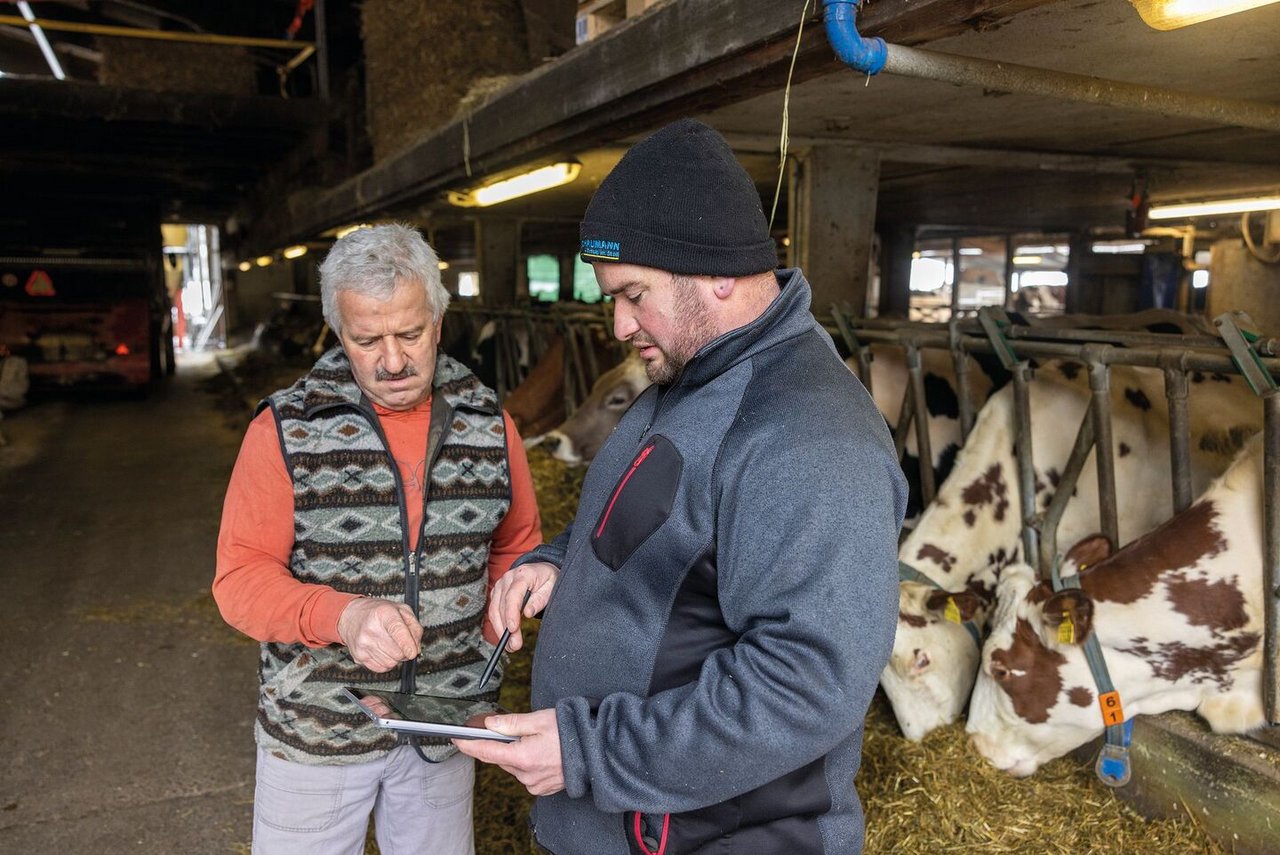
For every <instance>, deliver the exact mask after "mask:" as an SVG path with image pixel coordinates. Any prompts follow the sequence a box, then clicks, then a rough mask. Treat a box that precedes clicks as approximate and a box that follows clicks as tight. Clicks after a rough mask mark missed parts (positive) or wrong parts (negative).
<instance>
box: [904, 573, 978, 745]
mask: <svg viewBox="0 0 1280 855" xmlns="http://www.w3.org/2000/svg"><path fill="white" fill-rule="evenodd" d="M986 608H987V604H986V601H985V600H984V599H983V598H982V597H981V596H979V595H978V594H977V593H975V592H974V591H959V592H954V593H953V592H949V591H943V590H939V589H938V588H934V587H932V586H931V585H924V584H920V583H918V582H902V583H900V584H899V589H898V631H897V634H896V635H895V637H894V641H893V654H892V655H891V656H890V657H889V664H888V665H887V666H885V669H884V672H883V673H882V674H881V675H880V685H881V686H883V687H884V690H885V694H886V695H888V696H889V702H890V703H891V704H893V711H894V714H895V715H896V716H897V719H898V725H899V727H901V728H902V733H903V735H904V736H906V738H907V739H910V740H911V741H913V742H918V741H919V740H920V739H922V738H923V737H924V735H925V734H927V733H928V732H929V731H931V730H933V729H934V728H936V727H940V726H942V725H945V724H950V723H951V722H953V721H955V720H956V719H957V718H958V717H959V715H960V712H961V710H963V709H964V704H965V701H966V700H968V698H969V690H970V688H971V687H972V686H973V676H974V674H975V673H976V672H977V669H978V653H979V651H978V645H977V643H976V642H975V641H974V639H973V636H971V635H970V634H969V631H968V630H966V629H965V628H964V625H963V624H962V623H961V621H973V622H974V623H976V624H978V625H979V626H981V625H982V621H983V618H984V617H985V615H986Z"/></svg>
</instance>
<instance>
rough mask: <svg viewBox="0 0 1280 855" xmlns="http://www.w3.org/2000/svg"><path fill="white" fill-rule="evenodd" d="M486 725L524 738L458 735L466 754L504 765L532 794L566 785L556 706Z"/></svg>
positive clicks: (549, 792) (555, 790)
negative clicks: (511, 738) (505, 739)
mask: <svg viewBox="0 0 1280 855" xmlns="http://www.w3.org/2000/svg"><path fill="white" fill-rule="evenodd" d="M545 566H548V567H549V566H551V565H549V564H548V565H545ZM521 596H523V594H522V595H521ZM535 596H536V595H535ZM484 726H485V727H487V728H489V730H494V731H497V732H498V733H505V734H507V735H508V736H518V737H520V739H519V740H518V741H516V742H497V741H495V740H491V739H455V740H453V744H454V745H456V746H458V750H459V751H461V752H462V753H463V754H467V755H470V756H471V757H474V758H476V759H477V760H479V761H480V762H482V763H493V764H496V765H498V766H501V767H502V768H503V769H505V770H506V771H507V772H509V773H511V775H513V776H514V777H515V779H516V780H517V781H519V782H520V783H522V784H524V786H525V789H527V790H528V791H529V794H530V795H533V796H550V795H554V794H555V793H558V792H560V791H561V790H563V789H564V765H563V763H562V761H561V759H560V731H559V730H558V729H557V727H556V711H555V710H554V709H549V710H538V711H537V712H531V713H520V714H516V715H491V716H489V717H488V718H486V719H485V720H484Z"/></svg>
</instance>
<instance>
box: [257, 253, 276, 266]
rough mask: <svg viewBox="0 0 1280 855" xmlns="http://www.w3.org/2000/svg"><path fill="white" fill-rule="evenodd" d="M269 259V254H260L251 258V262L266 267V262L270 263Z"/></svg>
mask: <svg viewBox="0 0 1280 855" xmlns="http://www.w3.org/2000/svg"><path fill="white" fill-rule="evenodd" d="M271 261H272V259H271V256H269V255H260V256H258V257H257V258H255V259H254V260H253V263H254V264H256V265H258V266H259V267H266V266H267V265H268V264H270V263H271Z"/></svg>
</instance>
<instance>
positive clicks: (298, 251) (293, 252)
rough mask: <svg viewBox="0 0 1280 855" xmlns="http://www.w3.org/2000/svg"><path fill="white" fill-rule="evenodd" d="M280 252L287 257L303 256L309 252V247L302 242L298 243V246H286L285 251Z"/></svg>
mask: <svg viewBox="0 0 1280 855" xmlns="http://www.w3.org/2000/svg"><path fill="white" fill-rule="evenodd" d="M280 254H281V255H283V256H284V257H285V258H302V256H304V255H306V254H307V248H306V247H305V246H303V245H302V244H298V245H297V246H290V247H286V248H285V250H284V252H282V253H280Z"/></svg>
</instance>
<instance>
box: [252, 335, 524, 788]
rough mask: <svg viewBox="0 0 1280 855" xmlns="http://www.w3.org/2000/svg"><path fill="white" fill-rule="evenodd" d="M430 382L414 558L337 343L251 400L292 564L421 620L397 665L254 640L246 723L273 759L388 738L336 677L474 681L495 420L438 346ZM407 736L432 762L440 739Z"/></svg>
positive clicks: (384, 683) (361, 750)
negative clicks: (270, 435)
mask: <svg viewBox="0 0 1280 855" xmlns="http://www.w3.org/2000/svg"><path fill="white" fill-rule="evenodd" d="M432 386H433V390H432V397H433V403H432V420H431V448H432V449H433V451H434V452H435V454H434V459H433V461H428V466H427V468H428V472H429V475H428V479H427V483H426V508H425V512H424V514H423V531H422V533H421V536H420V538H419V543H418V549H417V553H416V555H411V554H410V553H409V550H408V543H409V539H408V536H407V533H406V532H405V525H406V522H405V521H406V519H407V517H406V511H405V510H404V509H403V504H404V501H405V498H404V491H403V487H402V485H401V483H400V474H399V470H398V469H397V468H396V465H395V462H394V460H392V458H391V454H390V452H389V451H388V450H387V446H386V442H385V440H384V438H383V433H382V429H381V426H380V424H379V422H378V419H377V415H376V413H375V412H374V410H373V408H372V405H370V404H369V402H368V401H367V399H365V398H364V396H363V395H362V393H361V391H360V388H359V387H358V386H357V385H356V382H355V379H354V377H353V375H352V373H351V367H350V363H349V362H348V360H347V357H346V354H345V353H344V352H343V351H342V349H341V348H340V347H338V348H334V349H332V350H330V351H329V352H328V353H326V354H325V355H324V356H322V357H321V358H320V359H319V361H317V362H316V364H315V367H314V368H312V370H311V371H310V372H309V373H308V374H307V375H306V376H304V377H303V378H302V379H301V380H299V381H298V382H297V383H295V384H294V385H293V386H291V387H289V388H288V389H284V390H281V391H279V392H276V393H275V394H273V395H271V396H270V397H269V398H268V399H267V400H266V401H264V402H263V404H262V405H261V406H262V407H265V406H270V407H271V408H272V410H273V412H274V414H275V418H276V425H277V427H278V428H279V432H280V443H281V447H282V449H283V452H284V459H285V462H286V465H287V468H288V470H289V472H290V474H291V475H292V478H293V495H294V531H295V535H294V547H293V553H292V555H291V557H290V562H289V566H290V570H291V571H292V573H293V575H294V576H296V577H297V578H298V579H300V580H302V581H303V582H308V583H316V584H322V585H328V586H330V587H332V588H334V589H335V590H338V591H342V592H345V593H351V594H361V595H363V596H369V597H378V598H382V599H386V600H391V601H393V602H409V604H410V605H411V607H413V608H414V609H415V610H416V611H417V614H418V617H419V620H420V621H421V623H422V624H423V627H424V632H423V636H422V653H421V655H420V656H419V658H418V660H417V662H415V663H411V665H412V670H409V671H408V672H407V674H406V669H409V668H410V665H406V666H405V669H396V670H393V671H391V672H388V673H386V674H375V673H373V672H371V671H369V670H368V669H365V668H363V667H361V666H359V665H357V664H356V663H355V662H354V661H353V660H352V658H351V656H350V653H349V652H348V651H347V648H346V647H345V646H342V645H331V646H329V647H323V648H309V647H306V646H305V645H302V644H281V643H275V642H268V643H265V644H263V645H262V651H261V658H260V662H259V675H260V677H261V680H262V686H261V692H260V695H259V699H258V720H257V727H256V734H257V740H258V744H259V746H261V747H263V748H266V749H267V750H269V751H271V752H272V753H273V754H275V755H276V756H278V757H282V758H284V759H287V760H292V761H295V762H301V763H310V764H342V763H358V762H367V761H370V760H374V759H376V758H377V757H379V756H381V755H382V754H385V753H386V752H387V751H389V750H390V749H392V748H393V747H395V745H396V743H397V740H396V737H395V736H394V735H393V734H391V733H389V732H388V731H384V730H381V729H379V728H378V727H376V726H374V725H373V723H372V722H371V721H370V720H369V719H368V718H367V717H366V716H365V715H364V714H363V713H362V712H360V711H359V709H357V708H356V706H355V705H354V704H353V703H352V702H351V701H350V700H348V699H347V697H346V696H345V695H344V694H343V693H342V687H343V686H348V685H350V686H361V687H364V688H368V689H382V690H389V691H400V690H401V689H402V688H403V687H404V682H406V681H407V682H409V683H411V684H412V687H413V688H414V689H416V691H420V692H427V693H431V694H450V695H467V694H475V693H476V691H477V689H476V687H477V684H478V683H479V678H480V675H481V672H482V671H483V670H484V665H485V662H486V660H487V658H488V654H489V652H490V651H492V650H493V645H491V644H489V643H488V642H487V641H485V640H484V639H483V638H482V636H481V632H480V629H481V624H482V622H483V619H484V610H485V599H486V582H487V576H488V566H487V564H488V558H489V543H490V540H491V538H492V536H493V531H494V529H495V528H496V527H497V525H498V523H499V522H500V521H501V520H502V518H503V517H504V516H505V515H506V513H507V509H508V508H509V507H510V504H511V473H510V469H509V466H508V462H507V447H506V431H505V427H504V424H503V419H502V412H501V409H500V408H499V406H498V402H497V396H496V395H495V394H494V393H493V391H492V390H490V389H488V388H487V387H485V386H484V385H482V384H481V383H480V381H479V380H477V379H476V377H475V375H474V374H472V373H471V372H470V371H469V370H467V368H466V367H465V366H463V365H462V364H460V363H458V362H456V361H455V360H453V359H451V358H449V357H448V356H445V355H444V354H440V355H439V356H438V357H437V359H436V370H435V377H434V379H433V383H432ZM441 417H443V418H441ZM440 428H443V429H442V430H441V429H440ZM438 433H439V438H437V434H438ZM415 569H416V571H417V572H416V574H415V573H414V570H415ZM414 587H416V588H417V589H418V595H417V596H416V597H414V596H413V594H412V589H413V588H414ZM496 676H500V674H499V675H496ZM496 685H497V683H496V681H491V683H490V685H489V686H488V687H487V688H488V690H489V691H490V692H492V691H494V687H495V686H496ZM420 744H421V746H422V749H423V751H424V753H426V754H427V756H428V757H430V758H431V759H433V760H438V759H443V758H445V757H448V756H449V755H451V754H452V753H454V751H455V750H456V749H454V748H453V746H452V744H450V743H449V742H448V740H443V739H435V740H432V739H429V738H427V739H423V740H421V742H420Z"/></svg>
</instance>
